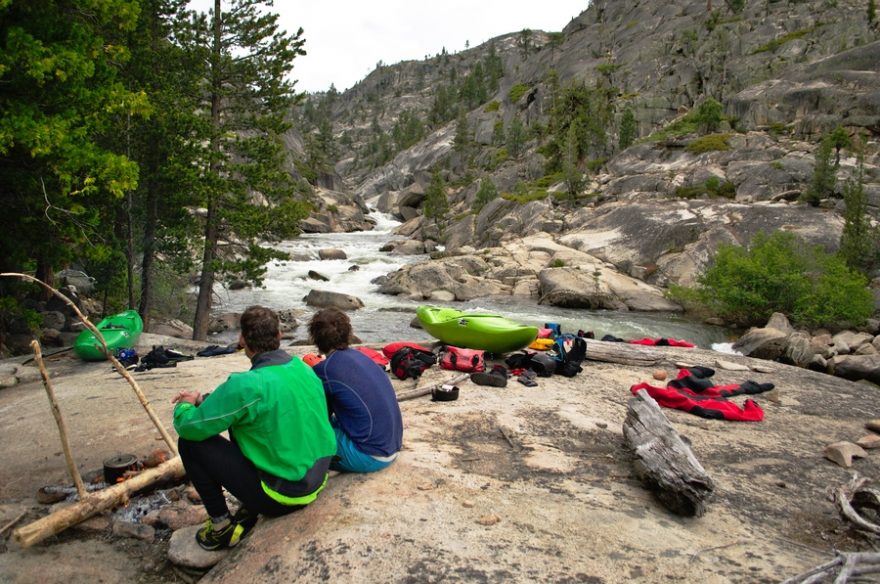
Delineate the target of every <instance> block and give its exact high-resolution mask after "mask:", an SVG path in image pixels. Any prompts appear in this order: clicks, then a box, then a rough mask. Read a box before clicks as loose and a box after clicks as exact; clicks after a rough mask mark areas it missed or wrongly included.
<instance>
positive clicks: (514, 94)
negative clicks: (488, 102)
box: [507, 83, 529, 103]
mask: <svg viewBox="0 0 880 584" xmlns="http://www.w3.org/2000/svg"><path fill="white" fill-rule="evenodd" d="M528 90H529V86H528V85H526V84H525V83H517V84H516V85H514V86H513V87H511V88H510V93H508V94H507V97H508V99H510V103H516V102H518V101H519V100H520V99H521V98H522V96H524V95H525V94H526V92H527V91H528Z"/></svg>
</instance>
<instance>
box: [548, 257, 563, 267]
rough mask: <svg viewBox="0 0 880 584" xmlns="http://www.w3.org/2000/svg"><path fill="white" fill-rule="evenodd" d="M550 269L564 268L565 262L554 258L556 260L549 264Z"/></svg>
mask: <svg viewBox="0 0 880 584" xmlns="http://www.w3.org/2000/svg"><path fill="white" fill-rule="evenodd" d="M550 267H551V268H564V267H565V260H563V259H559V258H556V259H555V260H553V262H552V263H551V264H550Z"/></svg>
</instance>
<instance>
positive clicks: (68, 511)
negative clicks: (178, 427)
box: [12, 456, 184, 547]
mask: <svg viewBox="0 0 880 584" xmlns="http://www.w3.org/2000/svg"><path fill="white" fill-rule="evenodd" d="M183 475H184V470H183V462H182V461H181V460H180V457H179V456H175V457H174V458H172V459H171V460H168V461H166V462H163V463H162V464H160V465H159V466H157V467H156V468H151V469H150V470H147V471H144V472H142V473H140V474H139V475H136V476H134V477H132V478H130V479H128V480H126V481H123V482H121V483H117V484H115V485H113V486H111V487H108V488H106V489H103V490H101V491H95V492H94V493H89V494H87V495H86V496H85V497H82V498H81V499H80V500H79V501H77V502H76V503H73V504H72V505H69V506H68V507H64V508H63V509H59V510H58V511H55V512H54V513H50V514H49V515H46V516H45V517H43V518H41V519H38V520H36V521H34V522H33V523H29V524H27V525H25V526H23V527H20V528H18V529H16V530H15V531H13V532H12V537H13V539H14V540H15V541H16V542H18V543H19V544H21V545H22V546H23V547H30V546H32V545H34V544H35V543H39V542H41V541H43V540H44V539H46V538H47V537H50V536H52V535H55V534H56V533H60V532H62V531H64V530H65V529H67V528H68V527H71V526H73V525H76V524H78V523H80V522H82V521H85V520H86V519H88V518H89V517H91V516H92V515H96V514H97V513H101V512H102V511H106V510H107V509H112V508H113V507H116V506H118V505H124V504H126V503H127V502H128V499H129V497H130V496H131V495H132V494H134V493H136V492H138V491H140V490H142V489H145V488H147V487H151V486H153V485H155V484H156V483H159V482H164V481H168V480H179V479H181V478H183Z"/></svg>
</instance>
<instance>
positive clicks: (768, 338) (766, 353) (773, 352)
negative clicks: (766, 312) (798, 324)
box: [733, 327, 788, 361]
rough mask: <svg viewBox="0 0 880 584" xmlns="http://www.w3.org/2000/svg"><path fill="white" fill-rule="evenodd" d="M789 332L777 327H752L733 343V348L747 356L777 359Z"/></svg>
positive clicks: (770, 359)
mask: <svg viewBox="0 0 880 584" xmlns="http://www.w3.org/2000/svg"><path fill="white" fill-rule="evenodd" d="M787 339H788V333H786V332H784V331H781V330H779V329H777V328H769V327H765V328H751V329H749V331H748V332H747V333H746V334H744V335H743V336H741V337H740V338H739V339H737V340H736V342H734V343H733V350H734V351H737V352H739V353H742V354H743V355H746V356H747V357H755V358H757V359H767V360H769V361H775V360H776V359H779V357H781V356H782V354H783V353H784V351H785V347H786V340H787Z"/></svg>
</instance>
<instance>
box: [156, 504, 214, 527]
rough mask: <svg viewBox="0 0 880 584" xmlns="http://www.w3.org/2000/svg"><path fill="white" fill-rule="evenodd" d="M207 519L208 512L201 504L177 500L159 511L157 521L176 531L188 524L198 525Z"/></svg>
mask: <svg viewBox="0 0 880 584" xmlns="http://www.w3.org/2000/svg"><path fill="white" fill-rule="evenodd" d="M207 519H208V513H207V511H205V508H204V507H203V506H202V505H188V504H186V503H183V502H177V503H175V504H173V505H169V506H167V507H165V508H163V509H162V510H161V511H159V521H161V522H162V523H164V524H165V525H167V526H168V527H169V528H170V529H171V530H172V531H177V530H178V529H182V528H184V527H188V526H190V525H200V524H202V523H204V522H205V520H207Z"/></svg>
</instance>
